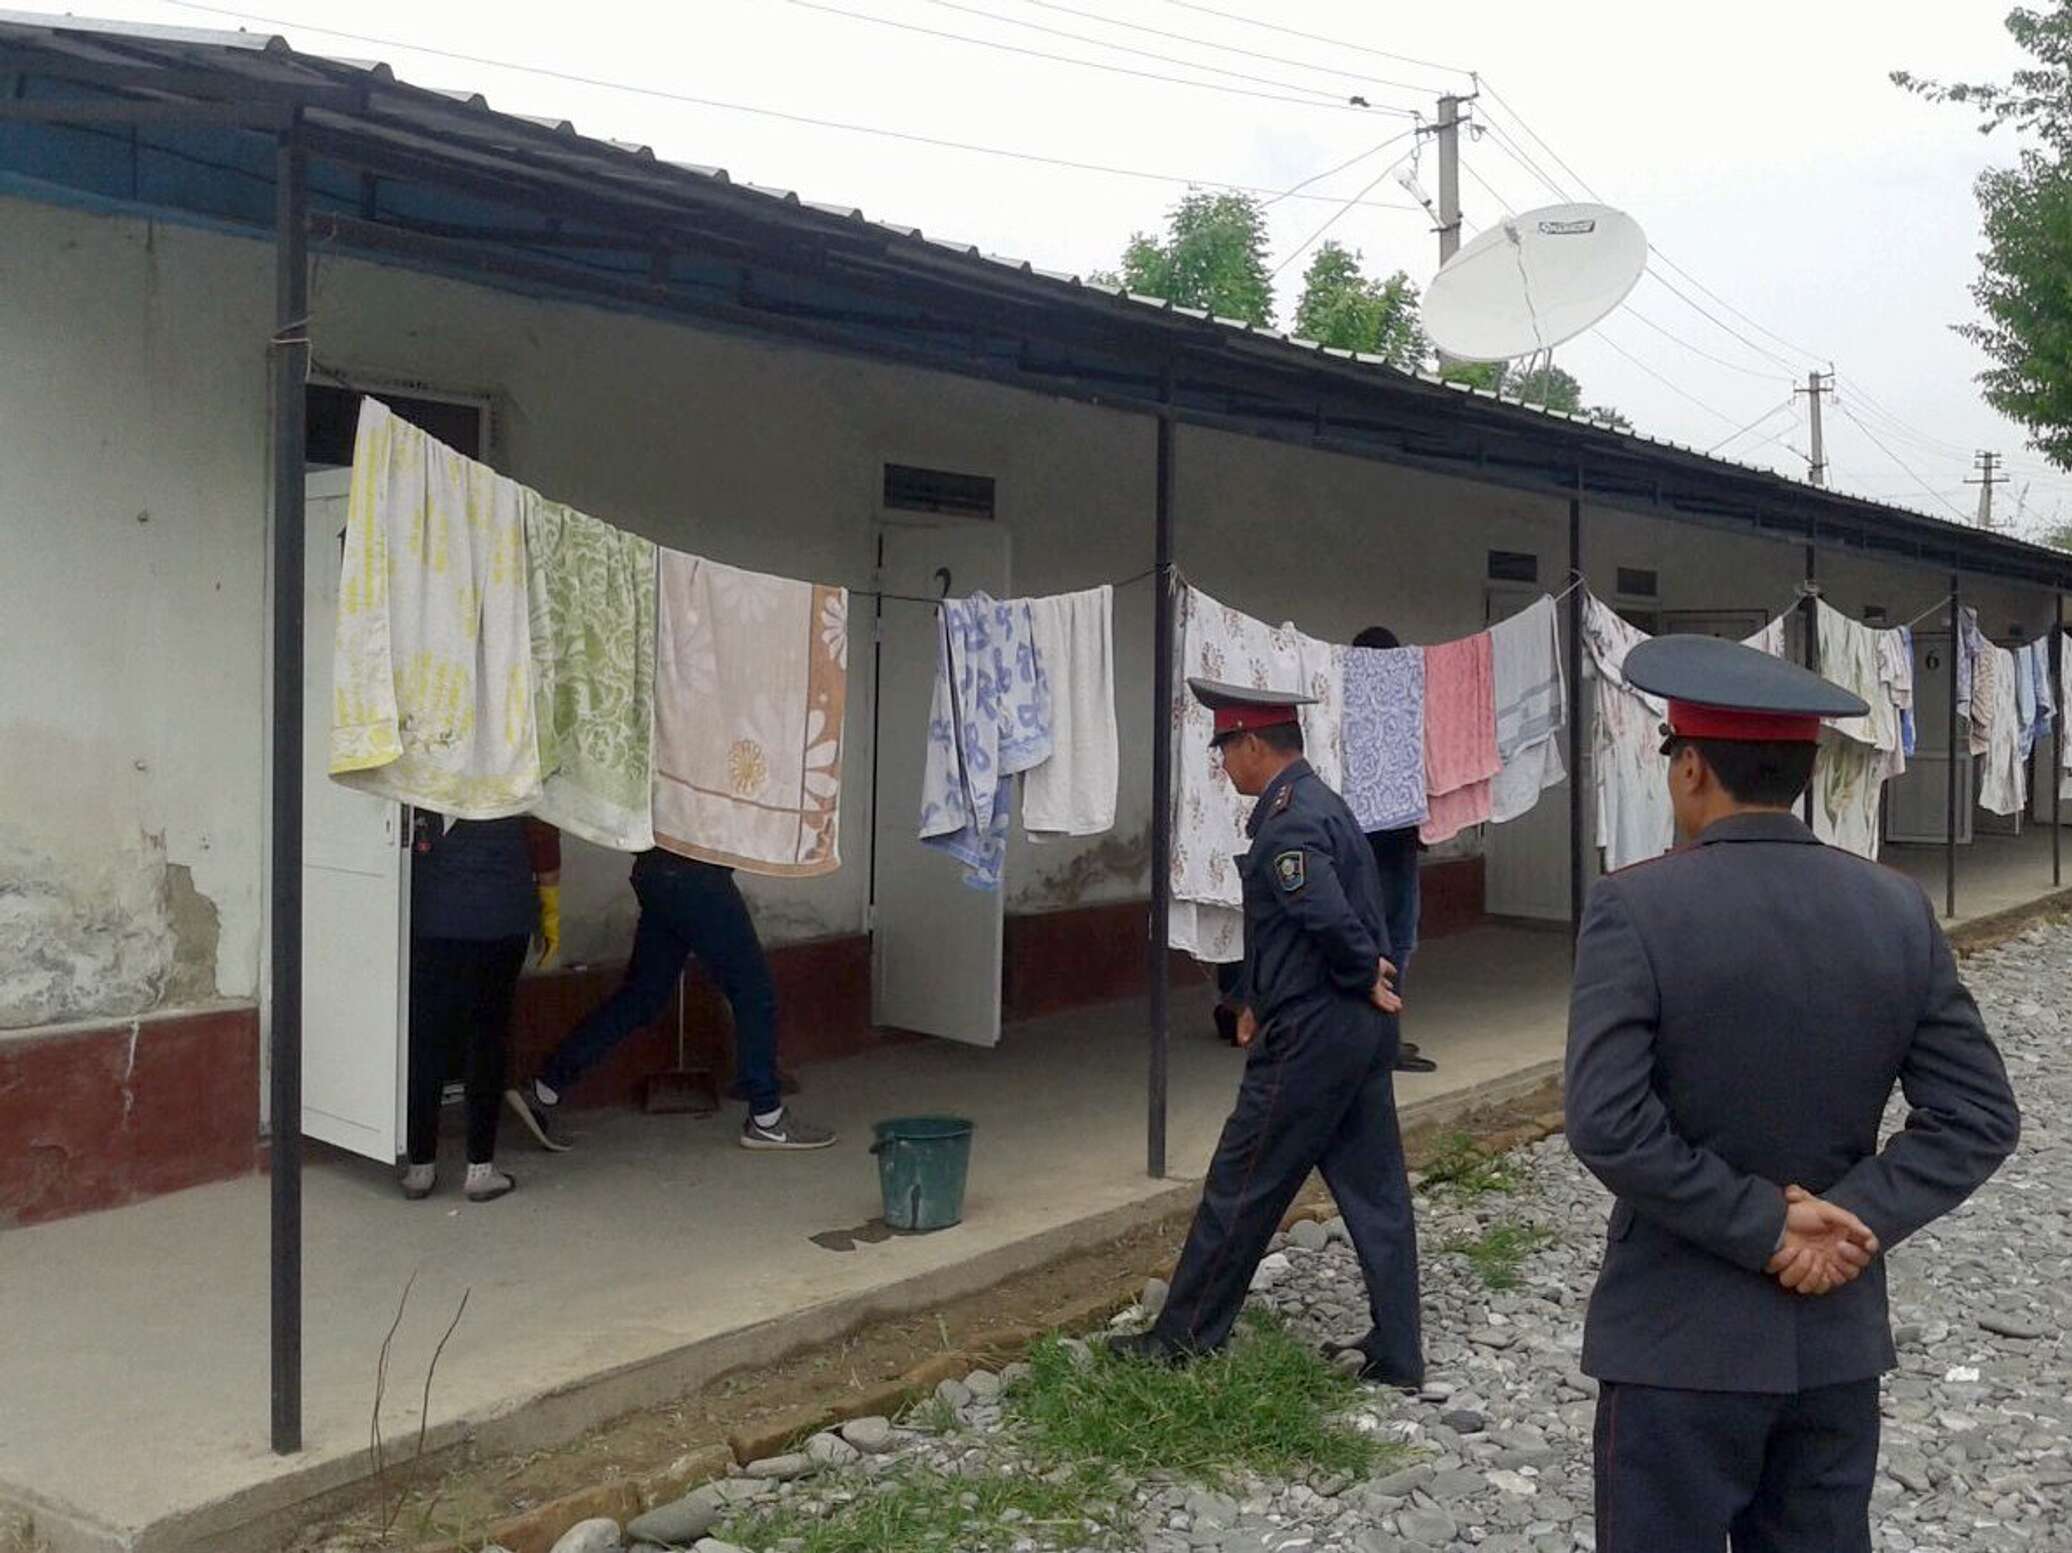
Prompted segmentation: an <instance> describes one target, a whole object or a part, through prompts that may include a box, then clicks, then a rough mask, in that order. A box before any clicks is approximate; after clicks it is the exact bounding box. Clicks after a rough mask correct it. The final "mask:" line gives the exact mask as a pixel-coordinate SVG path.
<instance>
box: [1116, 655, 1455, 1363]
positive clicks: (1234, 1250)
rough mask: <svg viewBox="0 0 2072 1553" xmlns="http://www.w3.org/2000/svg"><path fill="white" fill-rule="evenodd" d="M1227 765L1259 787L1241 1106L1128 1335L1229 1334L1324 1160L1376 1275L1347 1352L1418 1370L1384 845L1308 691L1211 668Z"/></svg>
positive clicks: (1168, 1358) (1138, 1343)
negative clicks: (1318, 738)
mask: <svg viewBox="0 0 2072 1553" xmlns="http://www.w3.org/2000/svg"><path fill="white" fill-rule="evenodd" d="M1189 686H1190V688H1191V689H1192V690H1193V692H1194V694H1195V695H1196V696H1197V697H1198V698H1199V699H1200V700H1201V702H1202V703H1203V704H1204V705H1205V706H1207V707H1209V708H1210V709H1211V710H1212V711H1214V713H1215V714H1216V717H1215V744H1216V748H1217V749H1218V751H1219V752H1220V754H1221V756H1222V762H1223V772H1224V775H1225V776H1226V777H1227V778H1228V779H1229V780H1230V782H1231V783H1232V785H1234V786H1235V787H1236V788H1237V790H1238V791H1239V792H1240V793H1243V794H1245V795H1247V796H1248V797H1256V798H1257V800H1258V802H1257V804H1256V806H1255V807H1254V809H1253V811H1252V817H1251V821H1250V824H1249V826H1248V829H1249V832H1250V835H1251V838H1252V844H1251V849H1250V851H1249V852H1248V853H1247V854H1246V856H1245V857H1244V858H1243V859H1242V860H1241V861H1240V863H1239V868H1240V871H1241V873H1242V874H1243V876H1244V899H1245V971H1244V980H1243V985H1242V988H1241V992H1242V998H1243V1007H1242V1011H1241V1013H1240V1014H1239V1016H1238V1032H1237V1033H1238V1043H1239V1044H1240V1045H1241V1046H1246V1047H1248V1048H1249V1055H1248V1056H1247V1058H1246V1061H1245V1074H1244V1079H1243V1081H1242V1083H1241V1084H1240V1086H1239V1089H1238V1098H1237V1106H1236V1108H1235V1109H1234V1110H1233V1111H1232V1112H1231V1116H1230V1120H1229V1121H1228V1122H1226V1123H1225V1124H1224V1127H1223V1136H1222V1139H1221V1141H1220V1142H1219V1143H1218V1144H1217V1146H1216V1155H1215V1158H1214V1160H1212V1161H1211V1163H1210V1165H1209V1175H1208V1180H1207V1181H1206V1182H1205V1183H1204V1185H1203V1187H1202V1201H1201V1207H1200V1209H1199V1211H1198V1212H1197V1213H1196V1214H1195V1218H1194V1225H1193V1228H1192V1229H1191V1230H1189V1232H1188V1236H1187V1244H1186V1247H1185V1248H1184V1249H1183V1250H1182V1251H1181V1253H1180V1265H1179V1267H1178V1269H1177V1270H1176V1271H1175V1272H1174V1274H1173V1281H1172V1292H1171V1293H1170V1295H1169V1296H1168V1297H1167V1300H1166V1306H1165V1309H1164V1311H1163V1312H1161V1313H1160V1315H1159V1318H1158V1321H1157V1323H1156V1324H1155V1325H1154V1326H1153V1327H1152V1329H1151V1330H1150V1331H1149V1332H1146V1333H1143V1334H1141V1335H1139V1336H1134V1337H1128V1338H1122V1339H1119V1340H1118V1341H1117V1342H1116V1344H1115V1345H1114V1346H1115V1348H1116V1350H1117V1351H1118V1352H1121V1353H1124V1354H1129V1355H1135V1356H1138V1357H1142V1358H1148V1359H1154V1360H1160V1361H1164V1362H1179V1361H1183V1360H1185V1359H1188V1358H1191V1357H1194V1356H1196V1355H1198V1354H1202V1353H1208V1352H1212V1351H1214V1350H1215V1349H1217V1348H1220V1347H1222V1346H1223V1344H1224V1343H1225V1342H1226V1341H1227V1340H1228V1339H1229V1337H1230V1332H1231V1328H1232V1327H1233V1326H1234V1325H1235V1324H1236V1321H1237V1318H1238V1313H1239V1311H1240V1310H1241V1309H1242V1308H1243V1305H1244V1300H1245V1294H1246V1292H1247V1290H1248V1289H1249V1288H1250V1286H1251V1282H1252V1274H1253V1272H1254V1271H1255V1270H1256V1268H1257V1267H1258V1265H1259V1259H1260V1258H1261V1257H1262V1256H1263V1255H1264V1254H1265V1252H1266V1248H1267V1245H1268V1243H1269V1242H1270V1241H1271V1240H1272V1238H1273V1235H1274V1233H1275V1232H1276V1231H1277V1230H1278V1229H1279V1228H1280V1223H1281V1215H1282V1214H1284V1213H1285V1212H1286V1211H1287V1208H1288V1204H1289V1203H1290V1202H1292V1201H1293V1200H1294V1197H1295V1194H1296V1192H1297V1191H1299V1190H1300V1189H1301V1186H1302V1183H1303V1182H1304V1181H1305V1180H1306V1179H1307V1178H1308V1176H1309V1173H1310V1171H1311V1170H1312V1169H1318V1170H1321V1171H1322V1172H1323V1175H1324V1181H1325V1183H1326V1184H1327V1185H1328V1186H1329V1187H1330V1188H1331V1194H1332V1196H1333V1197H1334V1198H1335V1199H1336V1200H1337V1203H1338V1207H1339V1210H1340V1211H1341V1212H1342V1213H1343V1214H1344V1215H1345V1222H1346V1227H1347V1229H1348V1231H1349V1232H1350V1234H1351V1237H1352V1242H1353V1249H1354V1251H1355V1252H1356V1253H1357V1254H1358V1255H1359V1258H1360V1270H1361V1272H1362V1273H1363V1274H1364V1275H1365V1278H1366V1282H1367V1299H1368V1305H1369V1308H1370V1311H1371V1313H1372V1317H1373V1329H1372V1331H1370V1332H1369V1333H1368V1334H1367V1335H1366V1336H1365V1337H1363V1338H1362V1339H1360V1340H1359V1342H1357V1343H1353V1344H1347V1345H1345V1346H1344V1348H1343V1349H1342V1350H1340V1351H1341V1352H1346V1353H1353V1352H1357V1354H1358V1355H1359V1360H1358V1365H1357V1367H1358V1369H1359V1372H1360V1374H1361V1375H1362V1376H1363V1377H1364V1378H1366V1379H1370V1380H1379V1381H1383V1382H1386V1383H1389V1384H1393V1385H1399V1386H1416V1385H1418V1384H1420V1383H1421V1382H1422V1381H1423V1379H1424V1348H1423V1343H1422V1339H1421V1337H1420V1334H1419V1315H1418V1290H1417V1231H1416V1226H1415V1224H1414V1222H1413V1220H1412V1217H1411V1208H1410V1184H1409V1180H1408V1178H1407V1177H1406V1175H1405V1172H1404V1166H1403V1140H1402V1137H1401V1135H1400V1133H1399V1132H1398V1130H1397V1126H1396V1101H1395V1091H1394V1088H1393V1080H1392V1078H1391V1070H1392V1067H1393V1064H1394V1062H1395V1058H1396V1046H1397V1041H1398V1034H1397V1028H1396V1014H1397V1012H1398V1011H1399V1010H1400V1009H1401V1008H1402V1002H1401V1000H1400V999H1398V998H1397V996H1396V994H1395V990H1394V988H1393V987H1392V986H1391V985H1390V982H1391V978H1392V977H1393V975H1394V968H1393V967H1392V966H1391V965H1390V964H1389V962H1388V959H1387V953H1388V947H1389V944H1388V930H1387V927H1386V925H1385V918H1384V916H1383V912H1382V905H1381V896H1380V889H1379V885H1378V881H1377V880H1376V877H1375V871H1374V856H1373V853H1372V852H1371V851H1370V850H1369V848H1368V845H1367V838H1366V837H1365V836H1363V835H1361V834H1360V828H1359V826H1358V825H1357V824H1355V823H1354V821H1353V817H1352V813H1351V811H1350V810H1348V809H1347V808H1346V806H1345V802H1344V800H1342V799H1341V798H1340V797H1339V796H1338V794H1336V793H1334V792H1332V791H1331V789H1330V788H1328V787H1326V786H1325V785H1324V783H1323V782H1322V781H1321V780H1320V779H1319V778H1318V777H1317V774H1316V773H1315V772H1314V771H1312V770H1311V769H1310V766H1309V763H1308V762H1307V761H1306V760H1304V759H1303V758H1302V728H1301V724H1300V722H1299V720H1298V713H1297V708H1298V707H1300V706H1301V705H1303V704H1305V702H1306V700H1307V698H1305V697H1301V696H1294V695H1285V694H1279V693H1275V692H1271V691H1257V690H1246V689H1240V688H1238V687H1235V686H1229V685H1218V684H1213V683H1209V682H1206V681H1202V680H1190V681H1189Z"/></svg>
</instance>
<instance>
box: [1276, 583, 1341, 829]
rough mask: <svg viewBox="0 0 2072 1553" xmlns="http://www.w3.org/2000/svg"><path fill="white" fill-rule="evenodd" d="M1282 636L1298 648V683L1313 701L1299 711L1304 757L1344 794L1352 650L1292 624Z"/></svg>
mask: <svg viewBox="0 0 2072 1553" xmlns="http://www.w3.org/2000/svg"><path fill="white" fill-rule="evenodd" d="M1281 632H1282V634H1284V635H1285V636H1286V637H1287V638H1288V639H1289V640H1290V641H1292V642H1293V643H1294V644H1295V667H1296V672H1297V674H1298V675H1299V676H1300V677H1299V678H1298V679H1297V681H1296V683H1297V684H1298V685H1300V686H1301V688H1302V693H1303V694H1304V695H1306V696H1308V697H1309V698H1310V704H1309V705H1308V706H1305V707H1302V708H1300V709H1299V711H1298V713H1297V715H1298V716H1299V717H1300V719H1301V722H1302V757H1303V759H1305V760H1307V761H1308V762H1309V767H1310V769H1311V770H1312V771H1314V772H1316V774H1317V776H1318V778H1319V779H1320V780H1321V781H1322V782H1323V784H1324V785H1325V786H1326V787H1328V788H1330V789H1331V791H1332V792H1334V793H1342V792H1343V791H1345V659H1346V654H1348V653H1350V652H1351V651H1352V649H1351V648H1350V647H1340V646H1337V645H1335V644H1333V643H1331V642H1322V641H1318V640H1317V638H1315V637H1314V636H1304V635H1303V634H1302V633H1301V632H1300V631H1298V630H1296V629H1295V627H1294V626H1293V625H1292V624H1283V625H1282V626H1281Z"/></svg>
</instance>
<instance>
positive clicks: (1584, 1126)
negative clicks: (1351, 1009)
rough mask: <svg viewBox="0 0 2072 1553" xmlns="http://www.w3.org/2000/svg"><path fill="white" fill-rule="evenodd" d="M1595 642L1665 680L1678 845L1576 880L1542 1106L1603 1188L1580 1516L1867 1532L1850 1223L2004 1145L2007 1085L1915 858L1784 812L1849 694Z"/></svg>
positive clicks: (1849, 712) (1861, 1352)
mask: <svg viewBox="0 0 2072 1553" xmlns="http://www.w3.org/2000/svg"><path fill="white" fill-rule="evenodd" d="M1624 672H1625V676H1626V678H1627V679H1628V680H1629V681H1630V682H1631V683H1632V684H1633V685H1634V686H1636V687H1637V688H1639V689H1641V690H1644V691H1648V692H1650V693H1652V694H1655V695H1658V696H1662V697H1665V698H1667V700H1668V702H1669V723H1668V727H1667V728H1666V729H1665V733H1666V735H1667V738H1666V741H1665V743H1664V745H1663V750H1664V753H1665V754H1666V755H1667V756H1668V757H1669V775H1668V780H1669V787H1670V793H1671V796H1672V800H1673V803H1674V807H1675V811H1676V820H1677V828H1678V830H1679V832H1680V833H1681V835H1682V837H1683V838H1684V839H1685V841H1686V842H1687V845H1686V846H1684V847H1683V848H1681V849H1680V850H1678V851H1675V852H1672V853H1670V854H1669V855H1668V856H1667V857H1665V858H1662V859H1659V860H1657V861H1655V862H1651V863H1643V864H1640V865H1638V866H1637V867H1634V868H1630V869H1627V870H1625V871H1623V872H1621V873H1617V874H1613V875H1610V876H1608V877H1607V878H1605V879H1603V880H1602V881H1600V882H1599V883H1598V885H1597V887H1596V889H1595V890H1594V891H1593V893H1592V895H1591V897H1590V903H1589V908H1588V910H1587V912H1586V913H1585V915H1584V919H1583V924H1582V931H1581V936H1580V938H1579V939H1578V942H1577V945H1576V962H1575V986H1574V991H1573V1001H1572V1004H1571V1009H1570V1020H1569V1038H1568V1060H1567V1099H1566V1104H1567V1118H1568V1138H1569V1143H1570V1146H1571V1147H1573V1148H1574V1150H1575V1152H1576V1155H1577V1157H1578V1158H1580V1159H1581V1160H1582V1162H1583V1163H1584V1164H1585V1165H1586V1166H1588V1167H1589V1169H1590V1170H1591V1172H1592V1173H1593V1174H1595V1175H1596V1176H1597V1178H1598V1179H1599V1180H1601V1181H1602V1182H1604V1184H1605V1185H1606V1186H1608V1187H1610V1188H1611V1190H1612V1192H1613V1193H1614V1194H1615V1196H1616V1198H1617V1202H1616V1205H1615V1206H1614V1207H1613V1210H1612V1215H1611V1224H1610V1232H1609V1241H1608V1244H1607V1247H1606V1251H1605V1258H1604V1268H1603V1271H1602V1273H1601V1274H1600V1276H1599V1278H1598V1282H1597V1288H1596V1291H1595V1293H1594V1294H1593V1295H1592V1297H1591V1301H1590V1310H1589V1316H1588V1319H1587V1322H1586V1325H1585V1331H1584V1341H1583V1355H1582V1365H1583V1369H1584V1370H1585V1371H1586V1372H1587V1373H1588V1374H1590V1375H1593V1376H1595V1377H1597V1379H1598V1381H1599V1383H1600V1391H1599V1398H1598V1408H1597V1432H1596V1465H1597V1546H1598V1548H1599V1549H1600V1553H1721V1550H1722V1549H1725V1548H1726V1547H1727V1546H1728V1545H1729V1544H1730V1542H1731V1545H1732V1547H1733V1548H1734V1550H1735V1553H1869V1549H1870V1547H1871V1540H1870V1528H1869V1506H1870V1496H1871V1487H1872V1480H1873V1476H1874V1473H1875V1470H1876V1467H1877V1460H1878V1426H1879V1403H1878V1377H1879V1376H1880V1375H1881V1374H1882V1373H1883V1372H1885V1371H1886V1370H1889V1369H1891V1368H1892V1367H1893V1365H1894V1363H1895V1362H1896V1361H1895V1355H1894V1350H1893V1344H1892V1336H1891V1331H1890V1328H1889V1324H1888V1323H1889V1317H1888V1313H1887V1304H1886V1286H1885V1265H1884V1262H1883V1261H1882V1259H1881V1253H1883V1252H1885V1251H1888V1250H1890V1249H1891V1248H1892V1247H1893V1246H1895V1245H1897V1244H1898V1243H1899V1242H1900V1241H1902V1240H1904V1239H1905V1238H1906V1237H1907V1236H1909V1235H1911V1234H1913V1233H1914V1232H1915V1231H1916V1230H1919V1229H1921V1228H1922V1227H1923V1226H1925V1225H1927V1224H1929V1223H1931V1222H1932V1221H1934V1220H1935V1219H1936V1218H1938V1217H1940V1216H1941V1215H1943V1214H1945V1213H1948V1212H1949V1211H1950V1210H1951V1209H1953V1208H1955V1207H1956V1206H1957V1205H1958V1204H1959V1203H1961V1202H1963V1201H1964V1199H1965V1198H1966V1197H1968V1196H1969V1195H1970V1194H1971V1193H1972V1192H1973V1191H1974V1190H1976V1189H1977V1188H1978V1186H1979V1185H1980V1184H1981V1183H1982V1182H1984V1181H1985V1180H1986V1178H1987V1177H1989V1176H1990V1175H1991V1174H1992V1173H1993V1171H1994V1170H1995V1169H1996V1168H1998V1166H1999V1164H2000V1162H2001V1161H2002V1160H2003V1159H2005V1158H2006V1157H2007V1155H2008V1154H2009V1153H2011V1152H2012V1151H2013V1149H2014V1146H2015V1141H2016V1137H2017V1134H2018V1132H2019V1127H2020V1119H2019V1116H2018V1113H2017V1111H2016V1108H2015V1101H2014V1096H2013V1094H2012V1092H2011V1090H2010V1089H2009V1086H2008V1081H2007V1072H2006V1069H2005V1067H2004V1066H2003V1065H2002V1063H2001V1060H2000V1055H1999V1053H1998V1052H1997V1051H1996V1050H1995V1049H1994V1046H1993V1043H1992V1041H1991V1040H1990V1039H1989V1038H1988V1037H1987V1034H1986V1030H1985V1026H1984V1023H1983V1021H1982V1020H1981V1018H1980V1016H1979V1012H1978V1008H1977V1005H1976V1004H1974V1003H1973V1001H1972V999H1971V995H1970V994H1969V993H1968V992H1967V991H1966V990H1965V988H1964V984H1963V982H1962V981H1961V980H1960V979H1959V978H1958V974H1957V966H1956V962H1955V960H1954V959H1953V958H1952V956H1951V953H1950V946H1949V944H1948V942H1947V941H1946V940H1945V939H1944V937H1943V933H1942V929H1941V928H1940V926H1938V924H1937V922H1936V919H1935V912H1934V909H1933V908H1932V907H1931V906H1930V905H1929V904H1928V901H1927V899H1926V897H1925V896H1924V895H1923V894H1922V892H1921V890H1920V888H1919V887H1918V886H1917V885H1915V884H1914V883H1913V882H1912V881H1911V880H1909V879H1908V878H1906V877H1905V876H1904V875H1901V874H1899V873H1895V872H1892V871H1889V870H1887V869H1884V868H1881V867H1879V866H1878V865H1876V864H1875V863H1871V862H1867V861H1865V860H1863V859H1861V858H1858V857H1856V856H1853V855H1852V854H1850V853H1847V852H1844V851H1840V850H1838V849H1835V848H1830V847H1826V846H1823V845H1821V844H1820V843H1819V841H1818V840H1816V838H1815V837H1814V835H1813V833H1812V832H1811V831H1810V830H1808V829H1807V828H1806V826H1804V825H1803V824H1801V823H1800V822H1799V820H1798V819H1797V818H1796V817H1795V816H1794V815H1793V814H1792V813H1791V805H1792V803H1793V802H1794V801H1795V800H1796V799H1797V798H1798V796H1799V795H1800V793H1801V792H1803V791H1804V789H1805V787H1806V784H1807V782H1808V780H1809V778H1810V776H1811V773H1812V770H1813V761H1814V753H1815V749H1816V744H1817V740H1818V738H1819V732H1820V721H1819V720H1820V718H1822V717H1835V716H1857V715H1861V714H1862V713H1863V712H1864V711H1866V710H1867V709H1866V707H1865V706H1864V704H1863V702H1862V701H1860V700H1858V699H1857V698H1856V697H1855V696H1852V695H1850V694H1848V693H1847V692H1846V691H1843V690H1841V689H1840V688H1838V687H1837V686H1834V685H1832V684H1829V683H1828V682H1827V681H1825V680H1823V679H1821V678H1819V677H1818V676H1817V675H1814V674H1811V673H1809V672H1808V671H1806V670H1804V669H1802V668H1799V667H1798V666H1796V665H1794V664H1789V663H1786V662H1784V661H1782V660H1780V659H1777V658H1773V657H1770V656H1768V655H1766V654H1763V653H1759V652H1756V651H1754V650H1752V649H1750V648H1746V647H1742V646H1740V645H1738V644H1735V643H1730V642H1722V641H1715V640H1713V639H1711V638H1705V637H1664V638H1660V639H1657V640H1655V641H1652V642H1647V643H1644V644H1642V645H1640V646H1637V647H1635V648H1634V649H1633V651H1632V653H1631V654H1630V655H1629V656H1628V657H1627V659H1626V663H1625V670H1624ZM1895 1083H1897V1084H1898V1085H1899V1086H1900V1088H1901V1089H1902V1090H1903V1091H1904V1093H1905V1095H1906V1099H1907V1103H1908V1105H1909V1107H1910V1114H1909V1116H1908V1119H1907V1124H1906V1127H1905V1128H1904V1129H1903V1130H1902V1131H1901V1132H1899V1133H1898V1134H1897V1135H1895V1136H1894V1137H1893V1138H1892V1140H1891V1141H1890V1142H1889V1143H1888V1144H1887V1145H1886V1146H1885V1148H1884V1149H1883V1151H1882V1152H1881V1151H1880V1150H1879V1147H1878V1138H1879V1126H1880V1122H1881V1120H1882V1118H1883V1115H1884V1111H1885V1105H1886V1102H1887V1099H1888V1098H1889V1097H1890V1095H1891V1093H1892V1089H1893V1085H1894V1084H1895Z"/></svg>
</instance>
